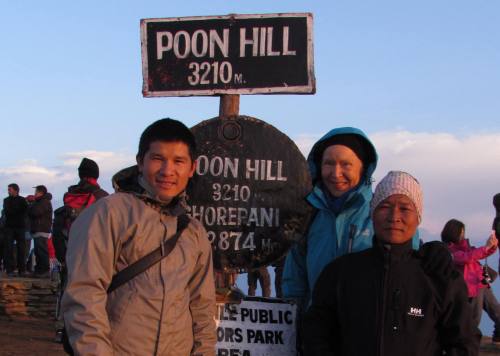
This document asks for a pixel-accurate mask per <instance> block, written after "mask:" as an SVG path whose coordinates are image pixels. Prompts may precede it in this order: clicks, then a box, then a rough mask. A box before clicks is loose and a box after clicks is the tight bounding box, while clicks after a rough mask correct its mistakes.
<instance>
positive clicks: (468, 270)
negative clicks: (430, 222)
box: [441, 219, 500, 343]
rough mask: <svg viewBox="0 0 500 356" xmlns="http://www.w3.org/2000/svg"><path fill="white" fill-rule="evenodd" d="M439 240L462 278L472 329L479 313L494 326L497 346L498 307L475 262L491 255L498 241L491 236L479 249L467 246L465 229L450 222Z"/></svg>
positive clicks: (494, 337) (499, 326)
mask: <svg viewBox="0 0 500 356" xmlns="http://www.w3.org/2000/svg"><path fill="white" fill-rule="evenodd" d="M441 240H442V241H443V242H444V243H446V244H447V245H448V249H449V250H450V252H451V254H452V255H453V261H454V263H455V265H456V266H457V267H458V269H459V270H460V272H462V274H463V276H464V280H465V283H466V284H467V290H468V293H469V298H470V304H471V307H472V317H473V321H474V323H475V325H479V322H480V321H481V314H482V311H483V309H484V310H485V311H486V312H487V313H488V315H489V316H490V318H491V319H492V320H493V322H494V323H495V329H494V332H493V338H492V340H493V342H495V343H498V342H500V305H499V304H498V302H497V299H496V298H495V295H494V294H493V292H492V291H491V289H490V288H489V287H490V285H489V281H488V280H487V277H488V276H487V275H485V274H484V272H483V266H482V265H481V263H479V260H482V259H485V258H487V257H488V256H490V255H492V254H493V253H495V251H496V250H497V246H498V240H497V238H496V237H495V233H494V232H492V234H491V235H490V237H489V238H488V240H487V241H486V244H485V245H484V246H481V247H474V246H471V245H470V243H469V240H468V239H466V238H465V225H464V223H463V222H461V221H459V220H456V219H451V220H449V221H448V222H447V223H446V224H445V225H444V228H443V231H442V232H441Z"/></svg>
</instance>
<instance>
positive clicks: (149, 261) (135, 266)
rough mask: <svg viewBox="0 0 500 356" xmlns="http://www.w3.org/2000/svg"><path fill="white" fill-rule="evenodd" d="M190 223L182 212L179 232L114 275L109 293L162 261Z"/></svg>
mask: <svg viewBox="0 0 500 356" xmlns="http://www.w3.org/2000/svg"><path fill="white" fill-rule="evenodd" d="M188 224H189V217H188V216H187V215H186V214H182V215H180V216H178V217H177V232H176V233H175V235H174V236H172V237H171V238H170V239H168V240H166V241H163V242H162V243H161V245H160V247H158V248H157V249H156V250H154V251H152V252H150V253H148V254H147V255H145V256H144V257H142V258H141V259H139V260H137V261H135V262H134V263H132V264H131V265H129V266H127V267H125V268H124V269H122V270H121V271H120V272H118V273H117V274H115V275H114V276H113V279H112V280H111V283H110V285H109V288H108V291H107V292H108V294H109V293H111V292H112V291H114V290H115V289H116V288H118V287H120V286H121V285H123V284H125V283H127V282H128V281H130V280H131V279H132V278H134V277H135V276H137V275H138V274H141V273H142V272H144V271H146V270H147V269H149V268H150V267H152V266H153V265H155V264H156V263H158V262H160V261H161V260H162V259H163V258H165V257H167V256H168V255H169V254H170V252H172V250H173V249H174V247H175V245H176V244H177V240H179V237H180V236H181V234H182V232H183V231H184V230H185V229H186V227H187V226H188Z"/></svg>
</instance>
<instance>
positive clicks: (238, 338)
mask: <svg viewBox="0 0 500 356" xmlns="http://www.w3.org/2000/svg"><path fill="white" fill-rule="evenodd" d="M296 313H297V306H296V305H294V304H289V303H283V302H265V301H260V300H259V301H249V300H244V301H242V302H241V304H217V314H216V325H217V346H216V353H215V354H216V355H217V356H271V355H279V356H295V355H296V354H297V351H296V331H295V330H296Z"/></svg>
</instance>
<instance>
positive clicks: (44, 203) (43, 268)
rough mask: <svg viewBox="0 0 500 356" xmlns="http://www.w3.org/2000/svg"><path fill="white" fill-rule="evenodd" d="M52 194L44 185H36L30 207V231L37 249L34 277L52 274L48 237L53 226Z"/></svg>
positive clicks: (46, 276) (44, 276)
mask: <svg viewBox="0 0 500 356" xmlns="http://www.w3.org/2000/svg"><path fill="white" fill-rule="evenodd" d="M51 200H52V194H50V193H49V192H47V188H46V187H45V186H44V185H37V186H36V187H35V195H34V196H32V199H31V202H30V204H29V208H28V217H29V220H30V232H31V236H32V237H33V241H34V249H35V261H36V265H35V273H34V277H39V278H48V277H49V276H50V264H49V248H48V244H47V242H48V239H49V237H50V230H51V228H52V203H51V202H50V201H51Z"/></svg>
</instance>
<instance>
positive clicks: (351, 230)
mask: <svg viewBox="0 0 500 356" xmlns="http://www.w3.org/2000/svg"><path fill="white" fill-rule="evenodd" d="M357 230H358V228H357V227H356V225H354V224H351V225H349V240H348V241H347V253H351V252H352V244H353V241H354V236H356V232H357Z"/></svg>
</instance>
